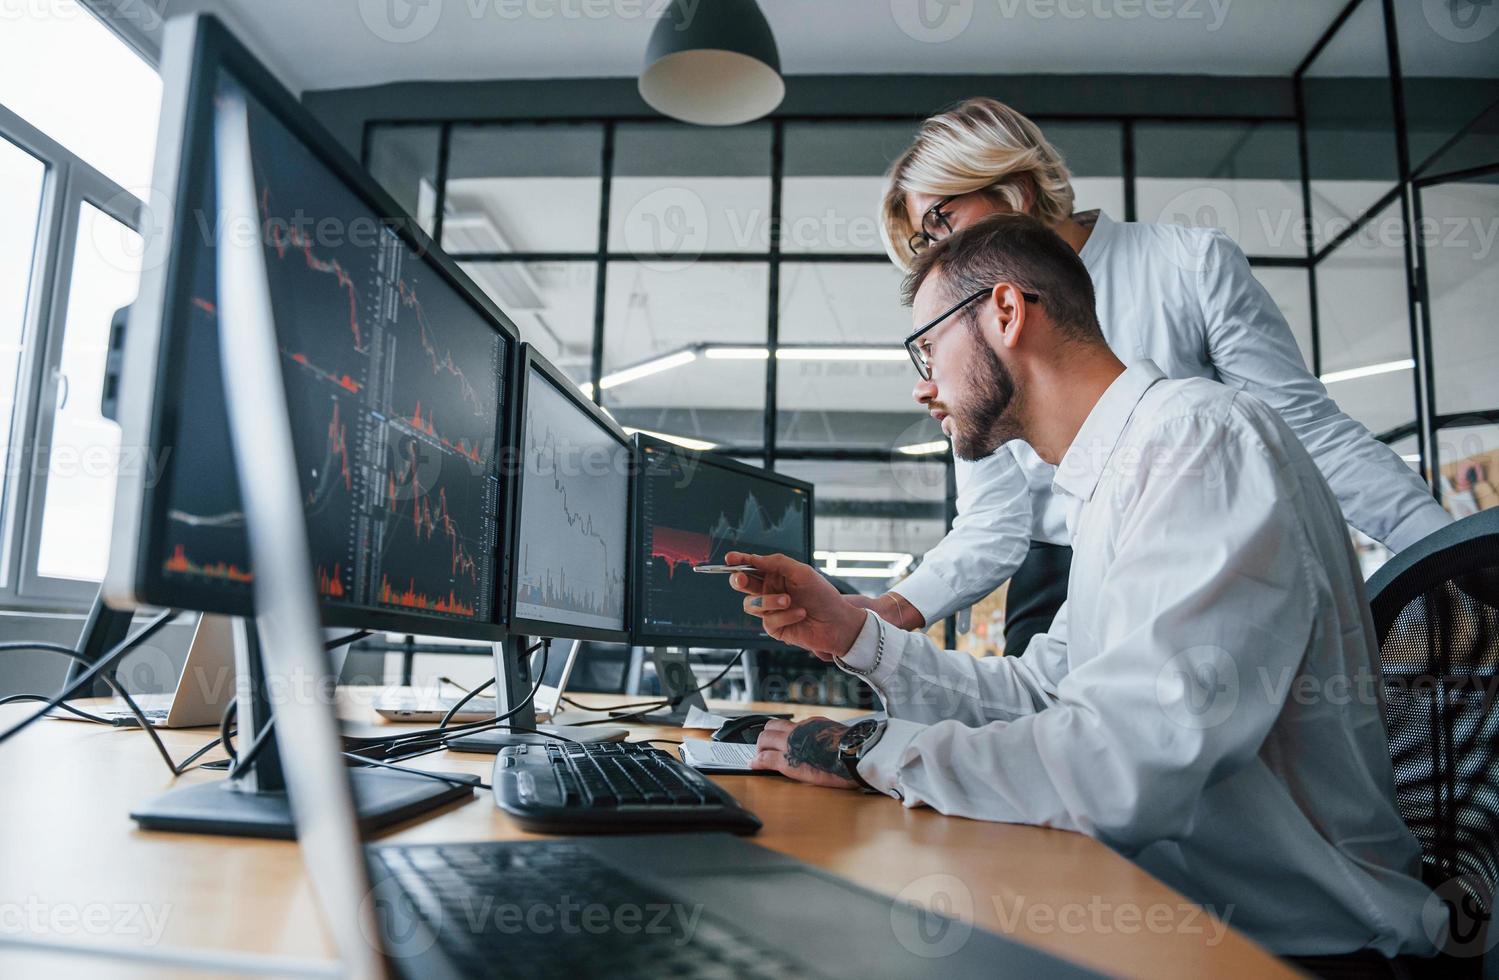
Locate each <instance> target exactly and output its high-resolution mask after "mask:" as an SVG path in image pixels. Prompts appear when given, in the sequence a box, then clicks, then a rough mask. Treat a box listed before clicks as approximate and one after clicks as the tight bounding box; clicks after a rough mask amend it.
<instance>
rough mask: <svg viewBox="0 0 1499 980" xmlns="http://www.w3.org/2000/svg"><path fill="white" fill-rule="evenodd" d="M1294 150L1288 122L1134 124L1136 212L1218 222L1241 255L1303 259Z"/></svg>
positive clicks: (1170, 220) (1177, 220)
mask: <svg viewBox="0 0 1499 980" xmlns="http://www.w3.org/2000/svg"><path fill="white" fill-rule="evenodd" d="M1298 154H1299V150H1298V148H1297V143H1296V127H1295V124H1293V123H1271V122H1256V123H1141V124H1138V125H1136V126H1135V172H1136V178H1135V211H1136V213H1137V214H1138V215H1139V217H1140V220H1141V221H1158V222H1163V223H1167V224H1180V225H1188V226H1191V227H1194V228H1217V229H1219V230H1221V231H1223V232H1225V233H1226V234H1227V235H1228V236H1229V237H1230V238H1232V239H1233V240H1234V241H1236V242H1237V243H1238V244H1239V247H1240V248H1242V249H1243V250H1244V252H1245V254H1247V255H1267V256H1292V257H1297V258H1300V257H1303V256H1305V254H1306V242H1305V240H1304V238H1303V237H1302V234H1301V231H1302V224H1303V223H1302V200H1301V163H1300V158H1299V155H1298Z"/></svg>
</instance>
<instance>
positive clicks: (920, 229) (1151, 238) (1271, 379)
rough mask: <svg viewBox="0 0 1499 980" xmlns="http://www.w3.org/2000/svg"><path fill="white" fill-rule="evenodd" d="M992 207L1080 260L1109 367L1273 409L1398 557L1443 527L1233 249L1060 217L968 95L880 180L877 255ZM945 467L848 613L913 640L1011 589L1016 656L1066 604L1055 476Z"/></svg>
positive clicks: (1017, 451)
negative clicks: (905, 565)
mask: <svg viewBox="0 0 1499 980" xmlns="http://www.w3.org/2000/svg"><path fill="white" fill-rule="evenodd" d="M1006 211H1018V212H1023V213H1026V214H1029V215H1031V216H1033V217H1036V218H1039V219H1040V220H1041V221H1042V222H1044V223H1045V224H1047V225H1048V226H1050V227H1051V228H1052V229H1053V230H1054V231H1056V232H1057V234H1058V235H1060V236H1061V237H1062V239H1063V240H1064V241H1066V242H1067V244H1068V245H1070V246H1071V247H1072V248H1073V249H1074V250H1075V251H1076V252H1077V253H1078V254H1079V255H1080V256H1081V258H1082V260H1083V264H1084V265H1085V266H1086V267H1087V269H1088V273H1089V275H1090V276H1092V278H1093V285H1094V290H1095V293H1096V295H1097V304H1098V305H1097V313H1098V319H1099V321H1100V323H1101V324H1102V326H1103V332H1104V336H1105V337H1106V338H1107V340H1108V342H1109V345H1110V346H1111V347H1112V348H1113V349H1114V351H1115V352H1116V353H1117V354H1118V356H1119V357H1120V358H1122V359H1123V360H1125V361H1126V362H1133V361H1138V360H1142V359H1146V358H1148V359H1150V360H1152V361H1154V362H1155V363H1156V364H1157V365H1159V366H1160V368H1161V369H1162V370H1163V371H1164V372H1165V373H1166V375H1167V377H1170V378H1189V377H1202V378H1209V379H1212V380H1214V381H1219V382H1222V383H1223V384H1226V385H1230V386H1232V387H1236V388H1241V389H1243V390H1246V391H1249V392H1251V393H1253V394H1254V395H1256V396H1258V397H1259V398H1261V399H1262V400H1264V401H1265V402H1266V403H1268V404H1269V405H1270V406H1271V407H1273V408H1274V409H1275V410H1276V411H1278V412H1279V413H1280V415H1281V416H1282V417H1283V418H1284V419H1285V420H1286V422H1287V423H1288V424H1289V425H1290V427H1291V429H1292V430H1293V431H1294V432H1295V433H1296V435H1297V436H1298V437H1299V438H1300V439H1301V441H1302V443H1303V444H1304V445H1305V446H1306V448H1307V450H1308V451H1309V452H1310V453H1311V455H1312V458H1313V459H1315V460H1316V462H1317V466H1318V468H1319V469H1320V470H1321V471H1322V474H1323V476H1324V477H1326V479H1327V482H1328V483H1329V484H1330V485H1331V487H1332V489H1333V492H1334V493H1335V494H1336V495H1337V498H1338V502H1339V503H1340V504H1341V505H1342V508H1343V513H1344V516H1345V517H1346V518H1347V520H1348V522H1349V523H1350V524H1352V525H1353V526H1354V527H1357V528H1358V529H1359V530H1361V531H1363V532H1364V533H1365V534H1367V535H1369V536H1370V537H1371V538H1374V539H1375V540H1378V541H1382V542H1384V543H1385V545H1386V546H1388V547H1389V548H1390V549H1391V550H1393V551H1399V550H1400V549H1402V548H1404V547H1406V546H1408V545H1410V544H1412V543H1414V542H1416V541H1418V540H1420V539H1421V538H1423V537H1425V536H1426V535H1427V534H1429V533H1431V532H1432V531H1434V530H1436V529H1437V528H1439V527H1442V526H1443V525H1445V524H1446V523H1448V522H1449V521H1450V518H1449V517H1448V515H1447V513H1446V512H1445V511H1443V510H1442V508H1441V507H1440V506H1439V505H1438V504H1437V503H1436V502H1435V501H1434V500H1433V499H1432V497H1431V495H1430V494H1429V493H1428V492H1427V489H1426V487H1425V485H1424V484H1422V483H1421V481H1420V480H1419V479H1418V478H1417V477H1416V475H1415V474H1414V473H1412V472H1411V470H1410V468H1409V467H1408V466H1406V465H1405V463H1404V462H1402V461H1401V459H1400V458H1399V457H1398V456H1397V455H1395V453H1394V452H1393V451H1391V450H1390V449H1389V447H1387V446H1385V445H1383V444H1381V443H1380V442H1378V441H1377V440H1375V439H1374V438H1373V437H1372V436H1371V435H1370V434H1369V431H1368V430H1367V429H1365V428H1364V427H1363V426H1362V425H1360V424H1359V423H1357V422H1355V421H1353V420H1352V419H1350V418H1349V417H1348V416H1347V415H1345V414H1343V412H1342V411H1340V410H1339V409H1338V406H1337V405H1336V404H1335V403H1334V402H1333V400H1332V399H1331V398H1329V397H1328V395H1327V389H1326V388H1324V387H1323V386H1322V383H1321V382H1320V381H1318V380H1317V378H1316V377H1314V376H1313V375H1312V373H1311V372H1310V371H1308V370H1307V366H1306V363H1305V361H1303V360H1302V357H1301V352H1300V350H1299V349H1298V348H1297V346H1296V341H1295V339H1294V338H1293V337H1292V335H1291V330H1290V327H1289V326H1288V325H1287V324H1286V320H1285V317H1283V316H1282V315H1281V313H1280V310H1279V309H1278V308H1277V307H1276V305H1275V301H1274V300H1272V299H1271V298H1270V295H1269V294H1268V293H1267V292H1266V291H1265V289H1264V287H1263V286H1261V285H1260V284H1259V282H1258V281H1257V280H1256V279H1255V278H1254V275H1253V273H1252V272H1251V271H1250V268H1249V263H1248V261H1246V260H1245V258H1244V254H1243V252H1241V251H1240V250H1239V247H1238V246H1237V245H1235V244H1234V243H1233V241H1231V240H1230V239H1229V238H1228V237H1227V236H1226V235H1224V234H1223V233H1221V232H1219V231H1213V230H1204V229H1195V228H1185V227H1181V226H1179V225H1166V224H1148V223H1144V222H1116V221H1114V220H1113V219H1111V218H1110V217H1109V216H1108V215H1105V214H1103V213H1102V212H1099V211H1085V212H1081V213H1075V212H1074V211H1073V191H1072V182H1071V175H1070V174H1069V173H1068V170H1067V165H1066V163H1065V162H1064V161H1063V159H1062V156H1061V154H1059V153H1058V152H1057V151H1056V149H1055V148H1054V147H1053V146H1052V145H1051V144H1050V143H1048V142H1047V141H1046V137H1045V136H1044V135H1043V134H1042V132H1041V130H1040V129H1039V128H1038V127H1037V126H1036V124H1035V123H1033V122H1031V121H1030V120H1029V119H1027V118H1026V117H1025V116H1023V115H1021V114H1020V113H1018V112H1016V111H1015V110H1014V109H1011V108H1010V107H1008V106H1006V105H1004V104H1002V103H1000V102H996V101H995V100H993V99H983V98H979V99H969V100H968V101H966V102H963V103H961V104H960V105H958V106H956V107H954V108H953V109H951V110H949V111H947V112H944V113H942V114H940V115H937V116H933V117H932V118H930V119H928V120H927V121H926V122H925V123H924V124H923V125H922V127H921V130H920V132H919V133H918V134H917V136H916V140H915V142H914V143H912V144H911V146H910V147H909V148H907V149H906V151H905V152H904V153H902V154H901V155H900V157H899V158H897V159H896V161H895V162H894V164H892V165H891V167H890V171H889V173H888V174H887V175H886V183H885V193H884V200H883V203H882V228H883V233H884V238H885V247H886V249H887V250H888V251H889V253H890V257H891V259H892V260H894V262H895V263H896V264H897V265H898V266H900V267H902V268H907V267H909V265H910V263H911V262H912V260H913V259H914V258H915V256H916V253H917V252H918V251H920V250H921V249H922V248H923V247H925V246H926V245H928V244H930V243H931V242H934V241H938V240H940V239H943V238H946V237H947V236H948V235H951V234H952V233H953V232H955V231H957V230H959V229H961V228H965V227H967V226H968V225H970V224H972V223H974V222H975V221H977V220H979V219H980V218H983V217H985V216H987V215H990V214H994V213H996V212H1006ZM936 390H937V389H936V386H935V385H933V384H932V383H931V382H929V381H922V382H921V383H919V384H917V385H916V388H915V390H914V391H913V392H912V395H913V397H914V398H915V399H916V400H917V401H918V402H920V403H921V405H922V406H923V407H925V408H927V410H928V411H930V412H931V414H932V416H933V417H934V418H937V419H938V420H939V421H942V420H943V419H945V414H946V413H945V410H944V406H943V405H942V404H941V403H939V402H936V401H934V399H935V397H936ZM943 426H944V431H945V430H946V428H947V423H946V422H943ZM1102 448H1103V449H1105V450H1106V449H1107V448H1108V447H1102ZM958 466H959V470H958V487H959V495H958V511H959V516H958V519H957V520H956V521H955V522H954V524H953V529H952V531H951V532H949V534H948V535H947V537H945V538H944V539H943V540H942V541H941V542H940V543H939V544H938V545H937V546H936V547H934V548H933V549H932V550H931V551H929V552H928V553H927V554H926V557H925V559H924V560H923V561H922V564H921V566H920V568H918V569H917V571H916V572H915V573H913V574H912V575H911V576H910V577H909V578H907V579H906V580H905V581H903V582H901V583H900V585H899V587H898V589H897V590H896V591H892V592H887V593H885V594H884V595H883V596H880V597H879V598H878V599H874V600H863V601H861V603H860V604H862V605H865V606H867V607H868V608H872V609H874V610H875V612H877V613H878V614H879V615H880V616H882V617H883V618H885V619H887V620H889V621H890V622H892V623H894V624H896V625H898V626H901V627H904V628H906V629H913V628H917V627H920V626H922V625H924V624H926V623H933V622H936V621H938V620H940V619H942V618H944V617H945V616H948V615H950V614H952V613H953V612H955V611H957V610H959V609H963V608H966V607H967V606H969V605H971V604H973V603H974V602H976V601H977V600H979V599H980V598H982V597H983V596H985V595H987V594H989V593H990V592H992V591H993V590H994V589H996V588H998V587H999V586H1000V585H1001V584H1003V583H1004V582H1006V581H1008V582H1009V583H1010V588H1009V592H1008V594H1007V600H1006V622H1005V652H1006V653H1008V654H1012V655H1016V654H1022V653H1024V651H1025V647H1026V645H1027V644H1028V643H1029V641H1030V638H1031V637H1033V636H1035V635H1036V634H1037V633H1042V632H1045V630H1046V628H1047V627H1048V626H1049V625H1050V624H1051V620H1052V617H1053V616H1054V615H1055V613H1056V611H1057V609H1058V608H1059V607H1060V606H1061V604H1062V602H1063V600H1064V599H1065V598H1066V592H1067V571H1068V568H1069V566H1070V562H1071V550H1070V548H1068V547H1067V543H1068V541H1069V540H1070V538H1069V533H1068V528H1067V519H1066V518H1067V515H1066V513H1065V511H1064V508H1063V507H1062V505H1061V504H1060V503H1059V502H1058V501H1057V500H1056V499H1055V498H1054V497H1053V496H1052V492H1051V482H1052V476H1053V474H1054V472H1055V471H1054V469H1053V468H1052V467H1050V466H1048V465H1047V464H1046V463H1044V462H1042V461H1041V459H1040V457H1038V456H1037V455H1036V453H1035V452H1034V451H1032V449H1031V448H1030V447H1029V446H1027V445H1025V444H1024V443H1020V442H1011V443H1008V444H1007V445H1005V446H1002V447H1001V448H1000V449H999V450H998V451H997V452H995V453H994V454H993V455H992V456H989V457H987V458H986V459H984V460H981V461H980V462H978V463H974V464H965V463H962V462H959V464H958Z"/></svg>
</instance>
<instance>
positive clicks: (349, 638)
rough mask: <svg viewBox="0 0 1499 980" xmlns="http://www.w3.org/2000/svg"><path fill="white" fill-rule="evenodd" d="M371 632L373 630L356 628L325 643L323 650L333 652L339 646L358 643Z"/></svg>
mask: <svg viewBox="0 0 1499 980" xmlns="http://www.w3.org/2000/svg"><path fill="white" fill-rule="evenodd" d="M371 632H372V631H371V630H355V631H354V632H352V633H348V634H346V635H344V636H338V637H334V638H333V639H331V640H329V641H328V642H327V643H324V644H323V651H324V652H325V653H332V652H333V651H334V650H337V649H338V648H339V647H343V646H348V645H349V644H350V643H358V642H359V641H360V640H362V639H364V638H365V637H366V636H369V635H370V634H371Z"/></svg>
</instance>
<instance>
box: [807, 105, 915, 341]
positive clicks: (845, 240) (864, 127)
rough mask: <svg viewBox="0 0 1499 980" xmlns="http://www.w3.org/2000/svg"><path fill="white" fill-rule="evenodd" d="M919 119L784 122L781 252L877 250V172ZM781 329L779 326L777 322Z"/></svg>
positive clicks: (880, 245)
mask: <svg viewBox="0 0 1499 980" xmlns="http://www.w3.org/2000/svg"><path fill="white" fill-rule="evenodd" d="M917 125H918V123H917V122H915V121H912V122H909V123H904V122H901V123H884V122H879V123H845V122H828V123H787V124H786V129H785V134H786V135H785V141H786V145H785V164H784V169H783V173H784V174H785V178H784V180H783V182H782V184H781V219H782V220H781V229H782V233H781V250H782V251H783V252H785V253H786V254H788V255H794V254H798V253H807V252H822V253H829V252H845V253H851V254H865V255H883V254H885V246H884V242H883V240H882V239H881V237H880V201H881V195H882V190H883V185H884V174H885V171H886V170H887V169H888V168H889V166H890V164H891V162H892V161H894V159H895V158H896V157H897V156H899V155H900V153H901V152H902V151H903V150H905V148H906V147H907V146H909V145H910V143H911V140H912V138H914V137H915V135H916V128H917ZM783 329H784V327H783Z"/></svg>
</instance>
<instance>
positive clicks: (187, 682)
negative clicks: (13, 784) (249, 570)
mask: <svg viewBox="0 0 1499 980" xmlns="http://www.w3.org/2000/svg"><path fill="white" fill-rule="evenodd" d="M234 690H235V688H234V621H233V620H232V619H231V618H229V617H228V616H215V615H212V614H209V613H204V614H203V615H201V616H199V617H198V625H197V627H196V628H195V629H194V630H193V638H192V642H191V643H189V644H188V648H187V659H186V660H184V661H183V664H182V673H181V674H180V675H179V676H178V678H177V687H176V689H175V690H174V691H173V692H172V693H171V694H131V699H132V700H134V701H135V703H136V704H137V705H138V706H139V707H140V709H141V714H143V715H145V716H146V721H147V722H149V723H150V725H151V727H152V728H203V727H206V726H208V725H217V724H218V723H219V720H220V718H222V717H223V714H224V709H225V708H226V707H228V705H229V703H230V702H231V701H233V700H234ZM91 713H92V714H95V715H98V716H99V717H101V718H104V719H106V720H107V721H110V722H111V723H113V724H115V725H119V726H121V727H124V726H129V725H139V724H140V719H138V718H136V717H135V713H134V712H132V711H131V710H130V709H129V708H128V707H127V706H126V705H125V702H124V701H123V700H122V699H120V698H115V699H114V700H113V701H111V702H110V703H109V704H108V705H106V706H104V707H102V708H98V709H92V710H91ZM51 717H53V718H62V719H66V720H71V721H86V720H88V719H85V718H80V717H79V716H78V715H75V714H73V713H71V712H68V711H63V710H61V709H58V710H56V711H54V712H53V713H52V715H51Z"/></svg>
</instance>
